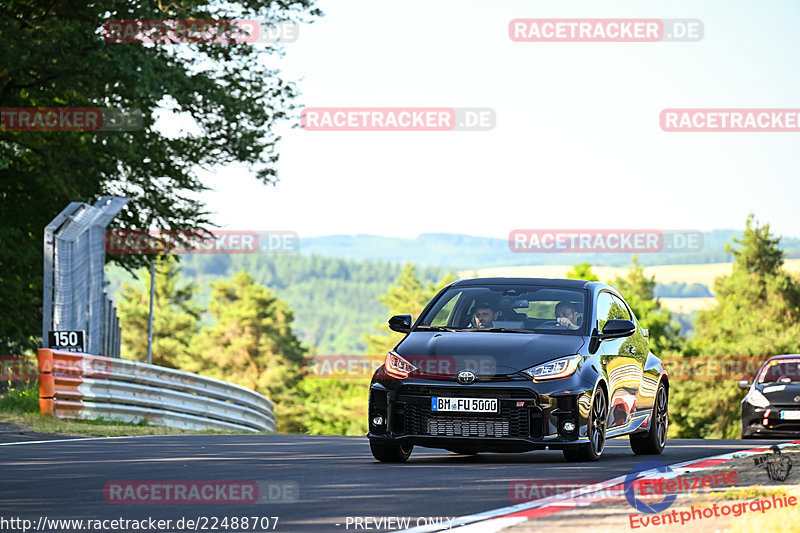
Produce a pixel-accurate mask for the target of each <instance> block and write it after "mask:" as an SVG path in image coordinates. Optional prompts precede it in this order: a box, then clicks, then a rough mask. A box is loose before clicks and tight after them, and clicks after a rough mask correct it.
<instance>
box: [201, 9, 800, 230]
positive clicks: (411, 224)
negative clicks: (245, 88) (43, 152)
mask: <svg viewBox="0 0 800 533" xmlns="http://www.w3.org/2000/svg"><path fill="white" fill-rule="evenodd" d="M318 5H319V7H320V8H321V9H322V10H323V11H324V12H325V14H326V15H325V16H324V17H322V18H320V19H318V20H317V21H316V22H314V23H313V24H311V25H303V26H301V27H300V32H299V38H298V39H297V41H296V42H294V43H291V44H288V45H287V47H286V56H285V57H284V58H283V60H281V62H280V65H281V67H282V68H283V72H284V75H285V76H286V77H287V78H289V79H292V80H296V81H297V83H298V85H299V88H300V90H301V92H302V95H301V96H300V99H299V101H298V104H299V105H300V106H302V107H325V106H327V107H369V106H386V107H415V106H416V107H488V108H492V109H493V110H494V111H495V113H496V126H495V128H494V129H492V130H491V131H448V132H326V131H304V130H302V129H299V128H294V129H290V128H286V129H285V130H283V131H282V134H283V139H282V140H281V141H280V143H279V146H278V149H279V152H280V162H279V165H278V172H279V177H280V181H279V183H278V184H277V185H276V186H267V185H263V184H261V183H260V182H258V181H257V180H256V179H255V178H254V177H253V176H252V175H250V174H249V173H248V171H247V170H246V169H244V168H241V167H237V166H230V167H225V168H218V169H215V171H214V172H212V173H206V174H202V176H203V181H204V182H205V183H206V184H207V185H208V186H210V187H212V188H213V191H209V192H206V193H203V195H202V196H201V198H202V199H203V200H204V201H205V202H206V204H207V206H208V208H209V209H210V210H211V211H212V212H214V215H213V220H214V221H215V222H216V223H217V224H220V225H221V226H222V227H223V228H228V229H255V230H293V231H297V232H298V234H299V235H300V237H301V239H302V237H313V236H321V235H331V234H374V235H383V236H389V237H415V236H417V235H419V234H421V233H431V232H435V233H462V234H469V235H476V236H485V237H496V238H506V237H507V236H508V234H509V232H510V231H511V230H513V229H515V228H537V229H567V228H569V229H609V228H617V229H619V228H625V229H636V228H652V229H673V230H675V229H693V230H703V231H707V230H711V229H716V228H731V229H742V228H743V227H744V223H745V219H746V217H747V214H748V213H750V212H752V213H755V215H756V218H757V219H758V220H759V221H761V222H768V223H770V224H771V227H772V230H773V231H774V232H776V233H778V234H782V235H791V236H800V209H797V207H796V205H797V202H798V199H800V179H799V178H800V176H799V175H798V169H800V150H798V142H799V141H800V133H786V132H783V133H763V132H761V133H739V132H735V133H722V132H715V133H696V132H691V133H685V132H681V133H674V132H664V131H662V130H661V129H660V126H659V115H660V112H661V110H663V109H665V108H681V107H687V108H703V107H705V108H800V101H799V100H798V98H799V96H798V95H800V79H799V78H800V75H799V74H798V69H797V67H796V57H797V53H798V51H800V32H798V31H797V30H796V27H797V19H798V15H800V7H799V6H798V4H797V3H796V2H794V1H789V0H786V1H783V0H781V1H777V0H769V1H765V2H758V3H755V2H752V1H747V2H745V1H740V0H709V1H704V2H702V3H701V2H696V1H695V2H691V1H680V0H675V1H671V2H663V1H659V2H655V1H649V0H635V1H615V0H604V1H603V2H594V1H568V0H558V1H541V0H533V1H532V0H526V1H514V0H498V1H489V0H485V1H477V0H459V1H453V0H423V1H416V0H409V1H405V2H401V3H397V2H388V1H383V0H322V1H320V2H319V4H318ZM612 17H624V18H662V19H665V18H693V19H700V20H702V22H703V27H704V36H703V39H702V40H700V41H698V42H654V43H607V42H603V43H578V42H569V43H533V42H522V43H520V42H513V41H512V40H511V39H510V38H509V35H508V24H509V21H510V20H512V19H515V18H612Z"/></svg>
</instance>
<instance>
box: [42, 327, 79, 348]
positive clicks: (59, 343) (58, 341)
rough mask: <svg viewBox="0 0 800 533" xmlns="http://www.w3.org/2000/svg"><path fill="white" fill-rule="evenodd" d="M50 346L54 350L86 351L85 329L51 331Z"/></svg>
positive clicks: (48, 335)
mask: <svg viewBox="0 0 800 533" xmlns="http://www.w3.org/2000/svg"><path fill="white" fill-rule="evenodd" d="M47 341H48V343H47V344H48V346H49V347H50V348H51V349H54V350H66V351H68V352H84V351H85V347H86V332H85V331H83V330H64V331H51V332H49V333H48V334H47Z"/></svg>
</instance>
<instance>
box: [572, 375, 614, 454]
mask: <svg viewBox="0 0 800 533" xmlns="http://www.w3.org/2000/svg"><path fill="white" fill-rule="evenodd" d="M607 420H608V399H607V398H606V394H605V392H604V391H603V389H601V388H599V387H598V388H597V389H596V390H595V392H594V398H592V408H591V410H590V411H589V420H588V423H587V428H586V436H587V437H589V443H588V444H582V445H580V446H576V447H574V448H564V449H563V450H561V451H562V453H563V454H564V459H566V460H567V461H570V462H577V461H597V460H598V459H600V456H601V455H602V454H603V450H604V449H605V447H606V421H607Z"/></svg>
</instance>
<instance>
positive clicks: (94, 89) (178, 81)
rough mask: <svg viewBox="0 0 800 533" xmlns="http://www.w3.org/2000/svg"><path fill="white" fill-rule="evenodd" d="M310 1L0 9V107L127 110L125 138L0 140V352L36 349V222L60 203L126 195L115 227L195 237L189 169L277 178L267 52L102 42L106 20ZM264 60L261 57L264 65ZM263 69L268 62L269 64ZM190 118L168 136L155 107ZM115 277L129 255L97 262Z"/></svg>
mask: <svg viewBox="0 0 800 533" xmlns="http://www.w3.org/2000/svg"><path fill="white" fill-rule="evenodd" d="M313 6H314V2H313V0H295V1H293V2H277V3H275V2H273V3H266V2H262V1H259V0H238V1H236V0H235V1H233V2H223V3H220V2H215V1H213V0H192V1H190V2H171V3H169V5H168V7H162V2H119V1H117V0H98V1H93V2H49V3H42V2H38V1H35V0H5V1H4V2H2V3H1V4H0V36H2V40H3V45H2V47H0V108H13V107H73V108H74V107H100V108H103V109H113V110H117V111H121V112H123V113H130V112H132V111H135V110H138V111H141V112H142V114H143V128H142V129H140V130H137V131H125V132H121V131H88V132H68V131H59V132H55V133H54V132H48V131H0V205H1V206H2V207H1V208H0V212H2V214H3V222H2V224H0V301H1V302H2V303H3V309H4V310H3V314H2V316H0V353H18V352H19V351H21V349H23V348H33V347H35V346H36V345H37V344H38V340H37V336H38V332H39V331H40V328H41V309H42V302H41V298H42V264H43V260H42V238H43V229H44V227H45V225H46V224H47V223H48V222H49V221H50V220H51V219H52V218H53V217H54V216H55V215H56V214H58V213H59V212H60V211H61V210H62V209H63V208H64V207H65V206H66V205H67V204H68V203H69V202H71V201H90V202H94V201H95V200H97V199H98V197H99V196H101V195H103V194H116V195H123V196H130V197H132V198H135V200H134V202H132V203H131V204H129V205H128V207H126V208H125V209H124V210H123V211H122V212H121V213H120V215H119V216H118V217H117V219H116V220H115V222H114V224H115V226H116V227H118V228H121V229H138V230H146V229H149V228H151V227H154V228H160V229H170V230H176V229H195V228H205V227H208V225H209V221H208V218H207V216H206V213H205V211H204V207H203V205H202V204H201V203H200V202H199V200H197V194H196V193H197V192H199V191H202V190H203V189H204V188H205V187H204V185H203V184H202V183H201V181H200V180H199V178H198V177H197V175H196V172H195V169H196V168H198V167H209V166H213V165H225V164H228V163H243V164H245V165H247V166H249V167H250V168H252V169H253V170H254V173H255V175H256V176H257V177H258V179H260V180H261V181H263V182H264V183H274V182H275V181H277V161H278V154H277V152H276V150H275V147H276V144H277V142H278V140H279V136H278V134H277V133H276V132H277V129H278V128H277V127H276V126H277V125H279V124H280V123H282V122H284V121H286V120H287V119H289V118H291V114H293V113H295V105H294V103H293V102H294V100H295V98H296V96H297V94H298V90H297V88H296V86H295V85H294V84H293V83H291V82H287V81H285V80H283V79H281V77H280V75H279V72H278V71H277V70H276V69H274V68H271V67H270V66H269V64H270V63H271V62H270V61H268V59H270V57H269V56H278V55H279V54H280V53H281V48H280V47H279V46H277V45H276V46H252V45H250V44H246V43H240V44H230V45H225V46H220V45H217V44H208V43H187V44H169V45H141V44H117V43H109V42H106V41H105V40H104V38H103V35H102V31H100V30H101V28H102V26H103V24H104V23H105V22H106V21H108V20H109V19H145V20H146V19H151V20H152V19H165V18H166V19H186V18H195V19H199V20H207V19H231V18H232V19H260V20H263V21H267V22H268V23H272V24H278V23H280V22H283V21H295V20H296V21H301V22H303V21H307V20H310V19H312V18H315V17H317V16H318V15H320V12H319V10H317V9H316V8H314V7H313ZM265 56H268V57H265ZM272 63H274V61H272ZM159 108H168V109H169V110H170V111H173V112H176V113H184V114H185V115H186V116H191V118H192V119H193V120H194V122H195V123H196V125H197V131H198V133H197V134H191V135H190V134H186V135H179V136H169V135H167V134H165V133H162V132H161V131H159V130H158V129H157V128H156V127H155V122H156V118H157V117H156V110H158V109H159ZM109 259H112V260H114V261H118V262H122V263H124V264H126V265H128V266H129V267H132V268H133V267H137V266H144V264H145V263H146V259H145V258H142V257H141V256H133V255H129V256H123V255H117V256H115V257H110V258H109Z"/></svg>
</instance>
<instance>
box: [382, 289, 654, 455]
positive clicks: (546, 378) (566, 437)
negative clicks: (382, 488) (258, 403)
mask: <svg viewBox="0 0 800 533" xmlns="http://www.w3.org/2000/svg"><path fill="white" fill-rule="evenodd" d="M412 322H413V319H412V317H411V316H410V315H396V316H394V317H392V318H391V319H390V321H389V327H390V328H391V329H392V330H394V331H399V332H402V333H406V334H407V335H406V336H405V337H404V338H403V340H401V341H400V342H399V343H398V344H397V346H396V347H395V348H394V349H393V350H391V351H390V352H389V353H388V354H387V356H386V360H385V363H384V364H383V365H382V366H381V367H380V368H378V370H377V371H376V372H375V374H374V376H373V378H372V382H371V386H370V393H369V433H368V435H367V437H368V438H369V441H370V447H371V450H372V454H373V456H374V457H375V458H376V459H378V460H380V461H389V462H402V461H405V460H407V459H408V458H409V456H410V455H411V452H412V450H413V447H414V446H424V447H430V448H441V449H446V450H450V451H453V452H455V453H460V454H474V453H479V452H524V451H529V450H541V449H551V450H562V451H563V454H564V457H565V458H566V459H567V460H569V461H592V460H597V459H598V458H599V457H600V456H601V454H602V453H603V449H604V447H605V442H606V439H608V438H612V437H620V436H624V435H629V436H630V443H631V447H632V449H633V451H634V452H635V453H637V454H658V453H661V451H662V450H663V449H664V446H665V444H666V435H667V414H668V407H667V399H668V394H669V379H668V376H667V373H666V371H665V369H664V367H663V365H662V363H661V360H660V359H658V357H656V356H655V355H654V354H653V353H652V352H651V351H650V349H649V343H648V338H647V331H646V330H644V329H643V328H641V327H640V326H639V324H638V321H637V319H636V316H634V314H633V312H632V311H631V309H630V307H629V306H628V304H627V303H626V302H625V300H624V299H623V298H622V296H621V295H620V294H619V293H618V292H617V291H616V290H615V289H613V288H612V287H610V286H608V285H605V284H603V283H597V282H586V281H580V280H553V279H538V278H478V279H469V280H459V281H456V282H455V283H452V284H450V285H449V286H447V287H445V288H444V289H442V290H441V291H440V292H439V293H438V294H437V295H436V296H435V297H434V298H433V300H431V302H430V303H429V304H428V305H427V306H426V307H425V309H424V310H423V311H422V313H421V315H420V316H419V318H418V319H417V321H416V322H415V323H413V324H412Z"/></svg>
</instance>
